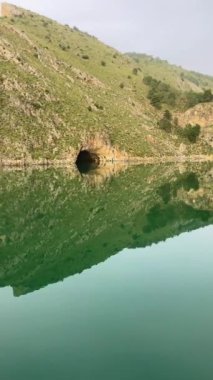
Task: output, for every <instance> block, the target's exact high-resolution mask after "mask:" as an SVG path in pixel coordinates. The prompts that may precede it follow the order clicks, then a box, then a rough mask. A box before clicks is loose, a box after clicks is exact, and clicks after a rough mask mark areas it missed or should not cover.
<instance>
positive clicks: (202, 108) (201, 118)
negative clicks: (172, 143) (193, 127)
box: [179, 103, 213, 127]
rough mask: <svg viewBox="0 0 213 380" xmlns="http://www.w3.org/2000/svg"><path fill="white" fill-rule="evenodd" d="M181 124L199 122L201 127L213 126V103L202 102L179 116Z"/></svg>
mask: <svg viewBox="0 0 213 380" xmlns="http://www.w3.org/2000/svg"><path fill="white" fill-rule="evenodd" d="M179 122H180V125H181V126H185V125H186V124H189V123H190V124H199V125H200V126H201V127H209V126H213V103H202V104H198V105H197V106H195V107H193V108H190V109H189V110H187V111H186V112H185V113H184V114H182V115H180V116H179Z"/></svg>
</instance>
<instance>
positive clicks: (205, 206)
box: [0, 164, 213, 296]
mask: <svg viewBox="0 0 213 380" xmlns="http://www.w3.org/2000/svg"><path fill="white" fill-rule="evenodd" d="M0 183H1V194H0V199H1V204H0V213H1V220H0V247H1V254H0V286H1V287H4V286H8V285H10V286H12V287H13V291H14V295H15V296H19V295H23V294H26V293H28V292H32V291H34V290H37V289H40V288H41V287H44V286H46V285H48V284H50V283H54V282H57V281H60V280H62V279H64V278H66V277H68V276H71V275H73V274H75V273H80V272H82V271H83V270H85V269H87V268H90V267H91V266H93V265H95V264H98V263H100V262H102V261H104V260H106V259H107V258H108V257H110V256H111V255H114V254H116V253H117V252H119V251H121V250H122V249H123V248H125V247H129V248H136V247H146V246H149V245H151V244H153V243H157V242H159V241H162V240H165V239H167V238H169V237H172V236H175V235H178V234H180V233H181V232H185V231H190V230H193V229H196V228H199V227H202V226H206V225H208V224H211V223H212V221H213V212H212V210H213V205H212V199H213V197H212V187H211V183H212V167H211V166H210V165H208V164H207V165H204V164H203V165H201V166H200V165H196V166H193V165H187V166H182V167H178V166H175V165H172V166H171V165H165V166H162V165H161V166H137V167H131V168H129V169H128V170H127V166H122V165H120V166H119V165H118V166H116V165H111V166H109V165H108V166H105V167H102V168H101V167H99V168H98V169H97V170H93V171H92V172H89V173H88V174H83V175H82V176H80V175H78V173H77V172H76V171H74V172H73V171H72V170H71V171H69V170H63V169H47V170H43V171H41V170H33V171H30V172H28V171H25V172H23V171H21V172H2V173H1V174H0Z"/></svg>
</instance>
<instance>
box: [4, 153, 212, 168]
mask: <svg viewBox="0 0 213 380" xmlns="http://www.w3.org/2000/svg"><path fill="white" fill-rule="evenodd" d="M176 162H177V163H184V162H186V163H187V162H213V155H191V156H162V157H124V158H123V159H122V158H119V159H109V160H107V159H106V160H104V161H102V162H101V163H100V167H101V166H104V165H107V164H116V163H118V164H122V163H123V164H129V165H135V164H136V165H137V164H138V165H139V164H159V163H176ZM74 165H75V160H74V159H73V158H72V159H55V160H54V159H53V160H47V159H39V160H26V159H24V160H12V159H11V160H10V159H1V160H0V169H1V168H7V167H8V168H13V167H14V168H16V167H20V168H25V167H51V166H53V167H66V166H74Z"/></svg>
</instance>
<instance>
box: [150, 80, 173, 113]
mask: <svg viewBox="0 0 213 380" xmlns="http://www.w3.org/2000/svg"><path fill="white" fill-rule="evenodd" d="M143 83H144V84H145V85H147V86H149V92H148V99H149V100H150V103H151V104H152V105H153V106H154V107H155V108H157V109H160V108H161V106H162V104H166V105H168V106H171V107H173V106H175V104H176V97H177V95H176V91H175V90H173V89H172V87H171V86H169V85H168V84H166V83H164V82H162V81H160V80H156V79H154V78H153V77H151V76H150V75H148V76H145V77H144V79H143Z"/></svg>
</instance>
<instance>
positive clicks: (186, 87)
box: [127, 53, 213, 92]
mask: <svg viewBox="0 0 213 380" xmlns="http://www.w3.org/2000/svg"><path fill="white" fill-rule="evenodd" d="M127 56H129V57H131V58H133V60H134V61H135V62H136V64H138V67H140V69H141V70H142V71H143V74H144V75H145V76H147V75H151V76H153V77H154V78H156V79H158V80H161V81H163V82H165V83H167V84H169V85H170V86H172V87H174V88H176V89H177V90H180V91H198V92H199V91H201V90H202V89H209V88H210V89H212V90H213V77H211V76H209V75H204V74H200V73H197V72H194V71H188V70H184V69H183V68H182V67H180V66H176V65H171V64H170V63H168V62H167V61H165V60H162V59H160V58H154V57H152V56H150V55H147V54H138V53H127Z"/></svg>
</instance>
